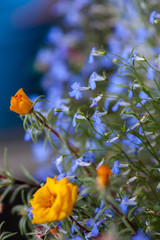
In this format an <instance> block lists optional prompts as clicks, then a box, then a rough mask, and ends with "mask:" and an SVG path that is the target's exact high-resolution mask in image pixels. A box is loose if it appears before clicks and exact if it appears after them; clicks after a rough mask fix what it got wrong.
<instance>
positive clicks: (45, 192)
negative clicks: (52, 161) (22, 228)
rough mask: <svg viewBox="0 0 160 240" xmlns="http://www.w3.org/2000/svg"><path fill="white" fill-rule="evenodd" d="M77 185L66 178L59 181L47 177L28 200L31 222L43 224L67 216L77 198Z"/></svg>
mask: <svg viewBox="0 0 160 240" xmlns="http://www.w3.org/2000/svg"><path fill="white" fill-rule="evenodd" d="M77 194H78V187H77V186H75V185H73V184H72V183H69V182H68V180H67V178H63V179H61V180H60V181H58V180H56V176H55V177H54V178H49V177H48V178H47V182H46V184H45V185H44V186H43V187H41V188H40V189H38V190H37V191H36V192H35V194H34V195H33V199H31V200H30V204H31V206H32V208H33V209H32V210H31V212H32V213H33V220H32V223H33V224H34V223H37V224H43V223H47V222H53V221H57V220H61V219H63V218H66V217H69V216H70V215H71V213H72V210H73V206H74V204H75V202H76V200H77Z"/></svg>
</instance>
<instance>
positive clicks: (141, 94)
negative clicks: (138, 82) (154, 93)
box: [136, 91, 149, 107]
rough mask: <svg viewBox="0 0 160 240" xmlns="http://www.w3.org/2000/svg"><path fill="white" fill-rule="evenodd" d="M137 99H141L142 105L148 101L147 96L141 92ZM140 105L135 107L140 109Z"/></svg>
mask: <svg viewBox="0 0 160 240" xmlns="http://www.w3.org/2000/svg"><path fill="white" fill-rule="evenodd" d="M138 96H139V98H141V103H142V104H144V103H145V102H146V101H147V100H148V97H149V96H148V94H146V93H145V92H143V91H141V92H140V93H139V95H138ZM141 103H137V104H136V106H137V107H142V105H141Z"/></svg>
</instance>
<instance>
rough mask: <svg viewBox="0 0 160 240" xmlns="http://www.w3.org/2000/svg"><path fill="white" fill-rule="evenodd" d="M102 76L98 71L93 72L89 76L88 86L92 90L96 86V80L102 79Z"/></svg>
mask: <svg viewBox="0 0 160 240" xmlns="http://www.w3.org/2000/svg"><path fill="white" fill-rule="evenodd" d="M104 80H105V79H104V77H102V76H100V75H99V74H98V73H96V72H93V73H92V74H91V76H90V78H89V86H90V88H91V89H92V90H94V89H95V88H96V82H100V81H104Z"/></svg>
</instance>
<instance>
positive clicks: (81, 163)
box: [70, 157, 91, 174]
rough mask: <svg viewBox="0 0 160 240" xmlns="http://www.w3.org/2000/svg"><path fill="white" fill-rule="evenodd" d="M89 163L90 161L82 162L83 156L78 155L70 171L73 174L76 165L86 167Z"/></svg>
mask: <svg viewBox="0 0 160 240" xmlns="http://www.w3.org/2000/svg"><path fill="white" fill-rule="evenodd" d="M90 164H91V163H90V162H84V161H83V157H80V158H78V159H76V160H75V163H74V164H73V165H72V167H71V169H70V172H71V173H72V174H73V173H74V172H75V171H76V169H77V167H78V166H85V167H88V166H89V165H90Z"/></svg>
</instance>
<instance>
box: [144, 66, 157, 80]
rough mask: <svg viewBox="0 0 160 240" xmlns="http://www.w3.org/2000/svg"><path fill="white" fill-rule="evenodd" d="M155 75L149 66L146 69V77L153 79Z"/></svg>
mask: <svg viewBox="0 0 160 240" xmlns="http://www.w3.org/2000/svg"><path fill="white" fill-rule="evenodd" d="M155 77H156V75H155V71H154V69H153V68H151V67H149V68H148V69H147V74H146V78H147V79H149V80H151V81H153V80H154V79H155Z"/></svg>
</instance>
